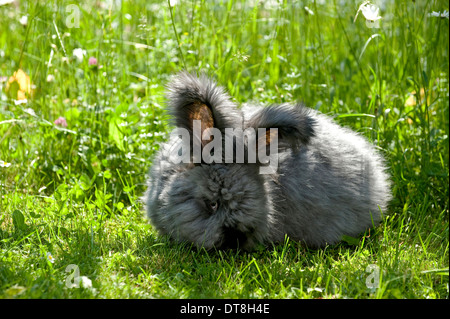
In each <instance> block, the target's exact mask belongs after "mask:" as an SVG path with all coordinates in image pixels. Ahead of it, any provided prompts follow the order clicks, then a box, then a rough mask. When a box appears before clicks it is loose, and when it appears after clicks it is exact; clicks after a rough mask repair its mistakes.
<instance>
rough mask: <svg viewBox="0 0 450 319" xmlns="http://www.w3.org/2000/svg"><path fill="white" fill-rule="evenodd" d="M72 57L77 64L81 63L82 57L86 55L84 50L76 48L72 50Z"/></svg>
mask: <svg viewBox="0 0 450 319" xmlns="http://www.w3.org/2000/svg"><path fill="white" fill-rule="evenodd" d="M72 54H73V56H74V57H75V58H76V59H77V60H78V62H81V61H83V58H84V56H85V55H86V50H83V49H81V48H76V49H74V50H73V53H72Z"/></svg>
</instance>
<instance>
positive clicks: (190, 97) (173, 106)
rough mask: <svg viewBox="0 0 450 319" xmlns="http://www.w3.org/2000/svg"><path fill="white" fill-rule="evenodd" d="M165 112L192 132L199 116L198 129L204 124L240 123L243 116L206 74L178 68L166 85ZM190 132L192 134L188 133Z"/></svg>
mask: <svg viewBox="0 0 450 319" xmlns="http://www.w3.org/2000/svg"><path fill="white" fill-rule="evenodd" d="M167 98H168V106H169V113H170V115H171V116H172V119H173V121H174V124H175V126H177V127H182V128H185V129H187V130H188V131H189V133H192V131H193V123H194V122H193V121H194V120H200V121H201V127H202V133H203V131H204V130H206V129H208V128H212V127H214V128H217V129H219V130H223V129H225V128H227V127H230V128H235V127H242V122H243V117H242V114H241V112H240V111H239V110H238V109H237V108H236V105H235V104H234V103H233V102H232V101H231V99H230V97H229V95H228V94H227V93H225V91H224V89H223V88H222V87H220V86H218V85H217V84H216V83H215V82H214V81H212V80H211V79H210V78H208V77H207V76H206V75H204V74H201V75H200V76H198V77H197V76H196V75H194V74H190V73H187V72H180V73H179V74H177V75H176V76H174V77H173V78H172V79H171V81H170V83H169V84H168V86H167ZM191 136H192V135H191Z"/></svg>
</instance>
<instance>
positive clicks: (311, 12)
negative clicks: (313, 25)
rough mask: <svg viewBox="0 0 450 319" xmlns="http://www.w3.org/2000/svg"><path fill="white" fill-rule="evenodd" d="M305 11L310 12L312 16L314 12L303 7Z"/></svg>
mask: <svg viewBox="0 0 450 319" xmlns="http://www.w3.org/2000/svg"><path fill="white" fill-rule="evenodd" d="M305 11H306V12H308V14H310V15H312V16H313V15H314V12H313V11H312V10H311V9H310V8H308V7H305Z"/></svg>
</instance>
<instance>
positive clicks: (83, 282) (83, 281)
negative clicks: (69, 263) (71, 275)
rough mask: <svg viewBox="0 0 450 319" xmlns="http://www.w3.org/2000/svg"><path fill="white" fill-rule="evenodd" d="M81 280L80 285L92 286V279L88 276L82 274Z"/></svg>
mask: <svg viewBox="0 0 450 319" xmlns="http://www.w3.org/2000/svg"><path fill="white" fill-rule="evenodd" d="M79 280H80V281H79V282H80V287H84V288H92V280H90V279H89V278H88V277H86V276H81V277H79Z"/></svg>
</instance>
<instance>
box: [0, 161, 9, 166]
mask: <svg viewBox="0 0 450 319" xmlns="http://www.w3.org/2000/svg"><path fill="white" fill-rule="evenodd" d="M10 166H11V163H7V162H5V161H0V167H10Z"/></svg>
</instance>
